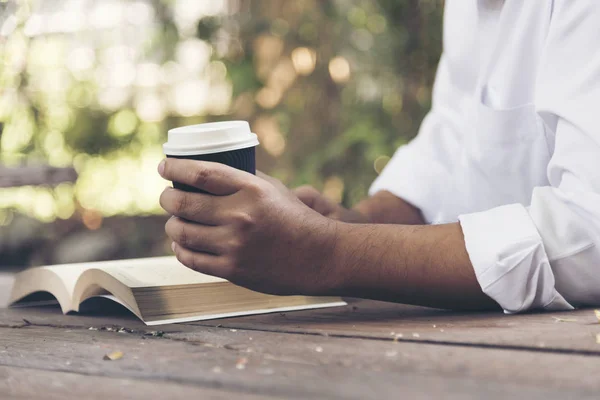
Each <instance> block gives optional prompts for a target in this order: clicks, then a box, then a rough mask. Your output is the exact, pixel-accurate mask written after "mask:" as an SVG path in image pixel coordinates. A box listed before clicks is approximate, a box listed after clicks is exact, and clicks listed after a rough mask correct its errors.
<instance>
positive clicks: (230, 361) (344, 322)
mask: <svg viewBox="0 0 600 400" xmlns="http://www.w3.org/2000/svg"><path fill="white" fill-rule="evenodd" d="M4 280H5V283H4V286H2V278H1V277H0V294H4V293H6V289H7V286H6V285H7V282H6V281H7V280H8V278H4ZM0 301H1V300H0ZM110 313H111V314H110V315H104V316H92V315H67V316H63V315H61V314H60V312H59V310H58V309H57V308H55V307H40V308H34V309H0V398H2V399H4V398H19V399H21V398H34V399H53V398H57V399H102V400H107V399H111V398H132V399H144V400H146V399H153V398H160V399H176V398H183V399H192V398H208V399H231V398H235V399H258V398H345V399H346V398H347V399H369V398H373V399H382V398H394V399H395V398H410V399H430V398H440V399H480V398H485V399H500V398H519V399H546V400H548V399H566V398H569V399H576V398H577V399H587V398H589V399H598V398H600V344H598V343H597V338H596V335H597V334H599V333H600V324H598V320H597V319H596V317H595V316H594V313H593V311H592V310H579V311H575V312H571V313H554V314H547V313H545V314H529V315H514V316H507V315H503V314H501V313H476V314H475V313H453V312H447V311H440V310H432V309H426V308H420V307H411V306H403V305H396V304H387V303H379V302H372V301H352V302H351V303H350V304H349V305H348V306H347V307H342V308H332V309H324V310H313V311H305V312H304V311H303V312H295V313H285V314H271V315H262V316H252V317H243V318H232V319H226V320H215V321H209V322H201V323H190V324H178V325H168V326H164V327H158V329H160V331H157V327H147V326H145V325H143V324H142V323H140V322H139V321H137V320H136V319H134V318H133V317H131V316H130V315H128V314H125V313H123V312H122V311H121V310H111V311H110ZM114 351H121V352H123V354H124V355H123V357H122V358H121V359H120V360H117V361H105V360H103V357H104V356H105V355H106V354H108V353H111V352H114Z"/></svg>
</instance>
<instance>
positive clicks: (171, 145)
mask: <svg viewBox="0 0 600 400" xmlns="http://www.w3.org/2000/svg"><path fill="white" fill-rule="evenodd" d="M253 146H258V137H257V136H256V135H255V134H254V133H252V131H251V130H250V125H249V124H248V122H246V121H226V122H210V123H207V124H199V125H189V126H182V127H181V128H175V129H170V130H169V138H168V141H167V143H165V144H164V145H163V150H164V152H165V154H167V155H171V156H191V155H200V154H211V153H222V152H225V151H232V150H240V149H245V148H247V147H253Z"/></svg>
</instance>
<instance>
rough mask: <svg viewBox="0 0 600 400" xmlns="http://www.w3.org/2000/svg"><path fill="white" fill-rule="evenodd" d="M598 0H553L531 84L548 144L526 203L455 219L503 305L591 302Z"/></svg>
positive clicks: (599, 125) (598, 278)
mask: <svg viewBox="0 0 600 400" xmlns="http://www.w3.org/2000/svg"><path fill="white" fill-rule="evenodd" d="M598 21H600V2H597V1H594V0H582V1H571V0H560V1H558V0H557V1H555V2H554V8H553V15H552V20H551V23H550V28H549V31H548V36H547V42H546V46H545V49H544V53H543V56H542V59H541V61H540V70H539V76H538V79H537V82H536V95H535V104H536V111H537V113H538V115H539V116H541V118H542V120H543V121H544V128H545V132H546V135H547V138H548V142H549V147H550V148H551V150H552V148H553V152H552V157H551V160H550V162H549V164H548V168H547V175H548V180H549V182H550V186H546V187H538V188H535V189H534V190H533V193H532V197H531V204H530V206H528V207H525V206H523V205H520V204H513V205H506V206H502V207H498V208H495V209H492V210H488V211H484V212H479V213H473V214H467V215H461V216H460V217H459V220H460V223H461V226H462V229H463V233H464V237H465V243H466V246H467V251H468V253H469V256H470V258H471V262H472V264H473V267H474V269H475V273H476V275H477V279H478V281H479V283H480V285H481V287H482V289H483V291H484V292H485V293H486V294H488V295H489V296H490V297H491V298H493V299H494V300H495V301H496V302H498V303H499V304H500V305H501V306H502V307H503V308H504V310H505V311H506V312H520V311H525V310H530V309H547V310H568V309H572V308H573V307H574V306H575V307H577V306H585V305H598V304H600V246H599V245H600V119H599V118H598V116H599V112H598V111H599V110H598V107H599V106H600V55H599V53H598V51H596V50H597V48H598V43H600V23H598Z"/></svg>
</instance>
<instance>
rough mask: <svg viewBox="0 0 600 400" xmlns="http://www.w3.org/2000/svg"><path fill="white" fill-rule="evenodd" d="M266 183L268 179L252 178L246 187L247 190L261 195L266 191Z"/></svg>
mask: <svg viewBox="0 0 600 400" xmlns="http://www.w3.org/2000/svg"><path fill="white" fill-rule="evenodd" d="M265 183H266V181H261V180H252V181H250V182H247V183H246V185H245V187H244V189H246V191H247V192H249V193H251V194H253V195H255V196H258V197H260V196H262V195H263V194H264V192H265Z"/></svg>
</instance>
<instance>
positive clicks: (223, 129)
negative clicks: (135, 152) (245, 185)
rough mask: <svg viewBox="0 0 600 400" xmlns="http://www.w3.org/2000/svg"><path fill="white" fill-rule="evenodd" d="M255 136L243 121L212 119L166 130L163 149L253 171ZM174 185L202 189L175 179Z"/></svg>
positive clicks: (175, 155) (178, 155)
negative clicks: (166, 134)
mask: <svg viewBox="0 0 600 400" xmlns="http://www.w3.org/2000/svg"><path fill="white" fill-rule="evenodd" d="M256 146H258V138H257V136H256V135H255V134H254V133H252V131H251V130H250V125H249V124H248V123H247V122H245V121H227V122H211V123H207V124H200V125H190V126H184V127H181V128H175V129H171V130H169V138H168V141H167V143H165V144H164V145H163V150H164V152H165V154H166V156H167V157H169V158H186V159H190V160H199V161H212V162H218V163H221V164H225V165H228V166H230V167H233V168H237V169H241V170H242V171H246V172H249V173H251V174H256V157H255V148H256ZM173 187H175V188H176V189H180V190H185V191H188V192H199V193H204V191H202V190H200V189H198V188H194V187H191V186H188V185H184V184H181V183H178V182H173Z"/></svg>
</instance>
